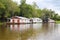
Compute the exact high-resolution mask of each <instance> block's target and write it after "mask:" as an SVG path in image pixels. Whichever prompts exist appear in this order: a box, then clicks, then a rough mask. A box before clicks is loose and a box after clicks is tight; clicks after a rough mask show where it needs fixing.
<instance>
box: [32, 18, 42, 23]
mask: <svg viewBox="0 0 60 40" xmlns="http://www.w3.org/2000/svg"><path fill="white" fill-rule="evenodd" d="M31 20H32V21H33V23H38V22H42V19H40V18H31Z"/></svg>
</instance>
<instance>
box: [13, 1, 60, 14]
mask: <svg viewBox="0 0 60 40" xmlns="http://www.w3.org/2000/svg"><path fill="white" fill-rule="evenodd" d="M14 1H15V2H17V3H18V4H19V3H20V0H14ZM33 2H36V4H37V5H38V6H39V8H41V9H43V8H48V9H52V10H54V11H55V12H56V13H58V14H59V15H60V0H26V3H28V4H32V3H33Z"/></svg>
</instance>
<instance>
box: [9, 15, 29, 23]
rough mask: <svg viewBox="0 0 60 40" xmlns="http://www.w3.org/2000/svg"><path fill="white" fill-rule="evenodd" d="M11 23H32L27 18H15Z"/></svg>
mask: <svg viewBox="0 0 60 40" xmlns="http://www.w3.org/2000/svg"><path fill="white" fill-rule="evenodd" d="M10 23H30V19H28V18H25V17H19V16H14V17H12V18H11V19H10Z"/></svg>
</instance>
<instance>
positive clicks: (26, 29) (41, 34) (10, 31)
mask: <svg viewBox="0 0 60 40" xmlns="http://www.w3.org/2000/svg"><path fill="white" fill-rule="evenodd" d="M0 40H60V24H56V23H44V24H43V23H36V24H20V25H1V26H0Z"/></svg>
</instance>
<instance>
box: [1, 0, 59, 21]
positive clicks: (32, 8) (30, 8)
mask: <svg viewBox="0 0 60 40" xmlns="http://www.w3.org/2000/svg"><path fill="white" fill-rule="evenodd" d="M12 16H23V17H27V18H32V17H39V18H43V17H45V16H47V17H49V18H51V19H54V20H60V16H59V15H58V14H57V13H55V11H52V10H51V9H47V8H44V9H40V8H38V6H37V5H36V3H35V2H34V3H33V5H30V4H27V3H26V0H21V4H20V5H17V4H16V3H15V2H13V1H12V0H0V21H5V20H6V19H7V18H11V17H12Z"/></svg>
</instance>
